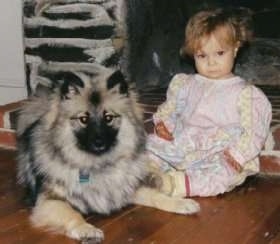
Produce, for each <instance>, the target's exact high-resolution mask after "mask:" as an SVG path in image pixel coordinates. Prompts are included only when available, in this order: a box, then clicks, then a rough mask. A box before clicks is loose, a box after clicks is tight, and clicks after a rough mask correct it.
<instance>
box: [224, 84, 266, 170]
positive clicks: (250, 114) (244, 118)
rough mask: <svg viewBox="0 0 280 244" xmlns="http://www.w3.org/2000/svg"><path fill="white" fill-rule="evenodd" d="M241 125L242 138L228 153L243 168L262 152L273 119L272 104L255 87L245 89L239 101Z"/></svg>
mask: <svg viewBox="0 0 280 244" xmlns="http://www.w3.org/2000/svg"><path fill="white" fill-rule="evenodd" d="M237 105H238V109H239V112H240V125H241V127H242V129H243V131H242V134H241V136H240V138H239V139H238V140H237V141H236V142H235V143H233V144H232V145H230V146H229V148H228V149H227V151H226V154H227V156H228V157H230V158H232V160H231V161H235V162H236V163H238V164H239V165H240V166H241V167H243V166H244V164H245V163H246V162H248V161H250V160H253V159H255V158H256V157H257V156H258V155H259V153H260V151H261V150H262V148H263V146H264V143H265V141H266V138H267V136H268V133H269V127H270V122H271V117H272V112H271V110H272V109H271V104H270V102H269V101H268V99H267V98H266V96H265V95H264V94H263V93H262V91H261V90H259V89H258V88H256V87H255V86H247V87H246V88H244V89H243V90H242V92H241V94H240V96H239V99H238V104H237Z"/></svg>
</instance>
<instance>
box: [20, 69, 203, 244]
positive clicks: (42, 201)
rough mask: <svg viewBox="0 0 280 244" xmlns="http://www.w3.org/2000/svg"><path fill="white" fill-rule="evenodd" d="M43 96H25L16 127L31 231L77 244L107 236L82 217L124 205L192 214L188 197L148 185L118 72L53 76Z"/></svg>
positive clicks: (131, 97)
mask: <svg viewBox="0 0 280 244" xmlns="http://www.w3.org/2000/svg"><path fill="white" fill-rule="evenodd" d="M50 79H51V80H52V81H53V83H54V84H56V85H54V87H53V88H52V89H51V91H50V92H48V93H46V95H45V96H44V95H42V94H41V95H40V96H37V97H36V96H33V97H30V99H29V101H28V102H27V103H26V104H25V105H24V106H23V107H22V109H21V112H20V115H19V119H18V124H17V143H18V165H17V166H18V167H17V175H18V181H19V183H20V184H21V185H23V186H24V187H25V188H26V193H27V196H28V198H27V199H30V203H31V204H32V205H33V208H32V213H31V217H30V218H31V222H32V224H33V225H34V226H36V227H43V228H46V229H50V230H52V231H56V232H60V233H64V234H65V235H67V236H68V237H70V238H73V239H77V240H80V241H84V240H93V241H95V242H100V241H102V240H103V239H104V234H103V232H102V230H100V229H98V228H96V227H94V226H93V225H91V224H90V223H87V222H86V220H85V219H84V217H83V215H84V214H88V213H91V212H97V213H100V214H110V212H112V211H116V210H119V209H121V208H122V207H124V206H126V205H128V204H141V205H144V206H149V207H155V208H158V209H161V210H165V211H169V212H174V213H179V214H192V213H195V212H197V211H199V205H198V203H197V202H195V201H194V200H191V199H180V198H172V197H170V196H167V195H164V194H163V193H161V192H159V191H158V190H157V189H155V188H152V187H150V186H149V184H148V185H147V180H146V179H149V178H150V176H151V175H152V172H151V170H150V167H149V162H148V160H147V156H146V152H145V130H144V126H143V119H142V115H143V113H142V109H141V107H140V106H139V104H138V102H137V97H138V96H137V93H136V92H135V91H134V90H133V89H131V86H130V85H129V83H128V82H126V80H125V78H124V76H123V74H122V73H121V72H120V71H118V70H114V71H110V72H104V73H101V74H97V75H92V74H88V73H87V72H78V71H75V72H72V71H58V72H55V73H54V74H52V75H51V76H50Z"/></svg>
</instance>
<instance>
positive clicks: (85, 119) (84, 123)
mask: <svg viewBox="0 0 280 244" xmlns="http://www.w3.org/2000/svg"><path fill="white" fill-rule="evenodd" d="M79 121H80V122H81V123H82V124H83V125H86V124H87V123H88V121H89V116H86V115H85V116H80V117H79Z"/></svg>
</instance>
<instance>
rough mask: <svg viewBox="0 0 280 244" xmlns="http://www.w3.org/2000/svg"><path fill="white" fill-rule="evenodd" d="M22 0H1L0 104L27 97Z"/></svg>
mask: <svg viewBox="0 0 280 244" xmlns="http://www.w3.org/2000/svg"><path fill="white" fill-rule="evenodd" d="M22 2H23V1H22V0H0V105H3V104H7V103H11V102H16V101H19V100H22V99H24V98H26V97H27V89H26V82H25V70H24V56H23V30H22Z"/></svg>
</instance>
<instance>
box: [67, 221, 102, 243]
mask: <svg viewBox="0 0 280 244" xmlns="http://www.w3.org/2000/svg"><path fill="white" fill-rule="evenodd" d="M67 235H68V236H69V237H71V238H73V239H76V240H80V241H81V242H82V243H83V244H89V243H100V242H102V241H103V240H104V234H103V231H102V230H100V229H98V228H96V227H94V226H93V225H91V224H89V223H83V224H81V225H78V226H76V227H74V228H72V229H71V231H69V232H68V233H67Z"/></svg>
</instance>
